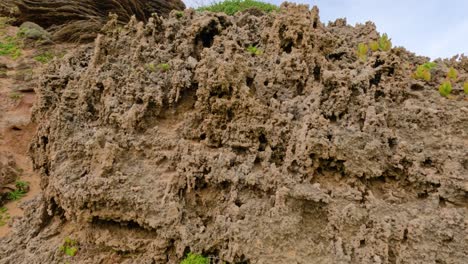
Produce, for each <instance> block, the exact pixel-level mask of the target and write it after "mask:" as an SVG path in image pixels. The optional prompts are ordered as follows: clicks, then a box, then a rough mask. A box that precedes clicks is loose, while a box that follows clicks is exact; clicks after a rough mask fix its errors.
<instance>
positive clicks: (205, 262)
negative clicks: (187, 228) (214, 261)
mask: <svg viewBox="0 0 468 264" xmlns="http://www.w3.org/2000/svg"><path fill="white" fill-rule="evenodd" d="M180 264H210V259H208V258H207V257H203V256H202V255H198V254H193V253H188V254H187V257H186V258H185V259H184V260H182V262H181V263H180Z"/></svg>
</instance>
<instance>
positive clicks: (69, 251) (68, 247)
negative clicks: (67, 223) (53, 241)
mask: <svg viewBox="0 0 468 264" xmlns="http://www.w3.org/2000/svg"><path fill="white" fill-rule="evenodd" d="M59 250H60V251H61V252H62V253H63V254H65V255H67V256H70V257H74V256H75V255H76V253H77V252H78V241H76V240H74V239H71V238H69V237H66V238H65V241H64V242H63V245H61V246H60V248H59Z"/></svg>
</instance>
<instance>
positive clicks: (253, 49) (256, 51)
mask: <svg viewBox="0 0 468 264" xmlns="http://www.w3.org/2000/svg"><path fill="white" fill-rule="evenodd" d="M247 51H248V52H250V54H252V55H255V56H258V55H262V54H263V50H261V49H259V48H257V47H255V46H252V45H250V46H249V47H247Z"/></svg>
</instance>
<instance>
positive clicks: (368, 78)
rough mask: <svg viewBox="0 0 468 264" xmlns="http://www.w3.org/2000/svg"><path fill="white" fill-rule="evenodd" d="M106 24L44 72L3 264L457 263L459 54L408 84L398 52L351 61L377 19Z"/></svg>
mask: <svg viewBox="0 0 468 264" xmlns="http://www.w3.org/2000/svg"><path fill="white" fill-rule="evenodd" d="M104 31H105V32H107V33H106V34H105V35H100V36H98V38H97V39H96V41H95V44H94V45H90V46H85V47H83V48H81V49H79V50H77V51H76V52H74V53H73V54H72V55H67V56H65V57H64V58H63V60H62V61H59V62H55V63H53V64H52V65H51V66H50V67H49V68H48V70H47V71H46V72H45V73H44V74H43V78H42V80H41V84H40V86H39V89H38V91H37V92H38V96H39V99H38V102H37V104H36V108H35V112H34V115H33V118H34V120H35V121H36V122H37V123H38V124H39V129H38V132H37V135H36V136H35V138H34V140H33V142H32V144H31V155H32V158H33V162H34V168H35V169H36V170H37V171H39V172H40V173H41V175H42V183H41V186H42V189H43V195H42V196H41V197H38V198H37V199H36V200H34V201H31V202H28V204H25V207H26V215H25V217H24V218H23V220H21V221H16V222H15V233H14V234H12V235H11V236H9V237H7V238H5V239H2V240H0V263H13V261H14V262H15V263H63V262H65V261H73V262H70V263H179V261H180V260H181V259H182V258H183V256H184V254H186V253H187V252H189V251H191V252H196V253H200V254H203V255H205V256H209V257H211V258H212V260H213V261H212V262H213V263H223V261H225V262H226V263H412V264H413V263H446V264H448V263H459V264H462V263H467V260H468V246H467V242H468V241H467V240H468V232H467V224H468V218H467V217H466V216H467V215H468V198H467V197H468V102H467V101H466V97H465V95H464V94H463V91H462V88H461V85H462V83H463V81H465V80H466V79H467V77H468V73H467V69H468V67H467V66H468V58H466V57H458V58H453V59H450V60H443V61H442V60H439V61H438V66H437V68H436V69H435V71H434V74H433V75H434V78H433V81H431V82H420V81H415V80H413V79H412V78H411V72H412V71H413V70H414V68H415V65H418V64H420V63H423V62H425V61H427V58H424V57H418V56H416V55H414V54H413V53H411V52H408V51H406V50H405V49H403V48H399V47H398V48H393V49H392V50H391V51H389V52H374V53H373V54H372V55H370V56H369V58H368V60H367V61H366V62H363V61H360V60H359V59H358V58H357V55H356V46H357V44H358V43H360V42H367V41H369V40H376V39H377V38H378V37H379V34H378V33H377V32H376V29H375V26H374V25H373V24H372V23H367V24H365V25H357V26H356V27H351V26H349V25H347V24H346V21H345V20H337V21H335V22H333V23H330V24H329V25H324V24H323V23H322V22H320V20H319V12H318V9H317V8H316V7H314V8H312V9H309V8H308V7H307V6H302V5H292V4H283V5H282V6H281V10H280V11H279V12H278V13H273V14H270V15H266V14H263V13H261V12H259V11H256V10H250V11H247V12H244V13H240V14H237V15H235V16H232V17H231V16H226V15H223V14H212V13H203V14H200V13H196V12H195V11H194V10H191V9H189V10H186V11H185V12H184V14H183V16H180V14H176V13H175V12H173V13H171V15H170V17H169V18H168V19H162V18H160V17H158V16H153V17H152V18H151V19H150V20H149V22H148V23H147V24H143V23H138V22H137V21H136V20H132V21H131V22H130V23H129V24H128V25H127V26H126V27H125V28H123V29H121V28H119V27H118V26H117V21H116V20H115V19H113V20H111V21H110V22H109V23H108V24H107V25H106V27H105V29H104ZM250 45H254V46H257V47H258V48H259V49H261V50H262V51H263V52H262V54H257V55H254V54H251V53H250V52H248V51H247V47H249V46H250ZM451 66H453V67H455V68H456V69H457V70H458V72H459V81H458V82H456V83H455V85H454V91H453V92H452V95H451V97H450V98H445V97H442V96H441V95H439V93H438V91H437V87H438V85H439V83H440V82H441V81H442V80H443V79H444V76H445V73H446V71H447V69H448V67H451ZM65 237H71V238H73V239H75V240H76V241H78V243H79V250H78V253H77V255H76V256H75V257H73V258H71V257H67V256H65V255H64V254H63V253H62V252H60V251H59V250H58V248H59V247H60V246H61V245H62V244H63V243H64V242H63V241H64V238H65Z"/></svg>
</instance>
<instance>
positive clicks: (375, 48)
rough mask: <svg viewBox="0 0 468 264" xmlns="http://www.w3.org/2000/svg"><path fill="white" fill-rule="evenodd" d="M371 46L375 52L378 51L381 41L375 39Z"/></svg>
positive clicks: (370, 43)
mask: <svg viewBox="0 0 468 264" xmlns="http://www.w3.org/2000/svg"><path fill="white" fill-rule="evenodd" d="M369 48H370V49H371V50H372V51H374V52H375V51H378V50H379V42H378V41H375V40H373V41H371V42H369Z"/></svg>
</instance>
